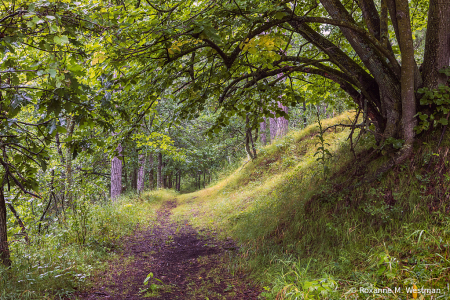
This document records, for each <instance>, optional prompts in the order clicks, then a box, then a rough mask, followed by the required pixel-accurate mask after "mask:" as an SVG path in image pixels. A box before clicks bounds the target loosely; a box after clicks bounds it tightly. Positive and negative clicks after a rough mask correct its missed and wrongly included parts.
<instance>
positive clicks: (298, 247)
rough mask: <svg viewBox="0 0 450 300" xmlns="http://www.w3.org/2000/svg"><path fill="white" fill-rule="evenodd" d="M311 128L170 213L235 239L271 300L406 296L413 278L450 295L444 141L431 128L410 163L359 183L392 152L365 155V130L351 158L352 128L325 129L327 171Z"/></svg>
mask: <svg viewBox="0 0 450 300" xmlns="http://www.w3.org/2000/svg"><path fill="white" fill-rule="evenodd" d="M349 117H351V114H349V113H346V114H344V115H341V116H339V117H337V118H334V119H331V120H325V121H323V127H324V128H326V127H327V126H330V125H332V124H336V123H345V122H347V123H348V122H349ZM317 133H318V127H317V124H313V125H310V126H308V127H307V128H306V129H305V130H302V131H298V132H291V133H290V134H289V135H288V136H286V137H285V138H283V139H280V140H277V141H275V143H272V144H271V145H269V146H267V147H265V148H263V149H261V150H260V156H259V158H258V159H256V160H254V161H253V162H248V163H246V164H245V165H244V166H242V167H240V168H239V169H237V170H236V171H235V172H234V173H233V174H231V175H230V176H228V177H227V178H225V179H223V180H222V181H219V182H218V183H217V184H216V185H214V186H211V187H209V188H207V189H204V190H201V191H198V192H196V193H192V194H186V195H182V196H180V197H178V199H179V201H180V203H181V205H180V206H179V207H178V208H177V209H176V213H175V217H176V218H180V219H182V218H190V219H191V220H192V222H193V223H194V224H196V226H199V227H209V228H212V229H214V230H218V231H219V232H220V234H221V236H223V237H227V236H231V237H233V238H235V239H237V240H238V241H239V242H240V243H241V246H242V247H241V251H242V252H241V255H240V260H239V261H238V263H237V265H238V269H240V270H243V271H246V272H252V273H253V276H254V278H255V279H257V280H260V282H261V284H263V285H264V286H265V289H266V292H265V294H264V295H265V296H266V297H267V298H268V299H353V298H361V297H363V298H364V299H366V298H372V297H376V298H377V299H396V298H397V299H405V298H406V297H407V296H408V297H410V298H411V294H407V293H406V288H411V287H412V286H413V285H414V284H415V285H416V286H417V287H418V288H421V287H423V288H429V289H432V288H434V289H440V291H439V293H438V292H436V291H435V294H432V295H431V294H429V295H424V296H425V299H430V297H431V296H433V297H434V299H436V298H437V297H441V299H446V298H450V294H449V290H448V287H447V282H448V281H449V278H450V277H449V276H450V272H449V270H450V257H449V256H448V255H449V254H448V252H449V251H450V250H449V247H450V235H449V234H450V223H449V222H450V218H449V217H448V211H449V208H450V207H449V206H448V204H449V188H450V185H449V183H450V176H448V175H446V174H447V173H448V171H449V170H450V164H449V162H448V160H449V159H448V156H447V154H448V152H449V151H448V150H449V144H448V141H447V142H445V143H444V144H443V145H441V146H440V148H439V149H437V148H436V144H435V142H433V141H434V140H437V139H436V138H435V137H434V136H430V137H428V138H427V139H423V140H421V141H420V142H419V143H418V146H417V147H416V153H415V156H414V157H413V158H412V159H411V160H410V161H408V162H406V163H405V164H404V165H401V166H398V167H395V168H394V169H393V170H391V171H390V172H388V173H387V174H383V175H382V176H379V178H376V180H372V181H371V182H369V183H364V184H362V181H361V180H362V179H363V178H366V177H364V176H365V175H366V174H371V173H372V174H373V173H374V172H375V170H377V169H378V168H379V167H380V166H381V165H382V164H383V163H384V162H385V161H386V159H388V155H389V154H386V155H385V156H384V157H380V158H378V159H371V160H367V161H365V158H367V157H368V156H369V155H370V153H371V151H370V148H371V147H372V146H373V145H374V141H373V139H372V138H371V137H370V136H364V137H363V138H362V139H361V141H360V143H359V145H358V146H357V147H356V153H355V154H356V155H357V157H356V158H355V157H354V155H353V154H352V152H351V151H350V145H349V142H348V140H347V137H348V135H349V130H348V129H345V130H342V129H339V130H335V129H332V130H328V131H327V132H326V133H325V134H324V137H325V142H326V143H328V144H330V146H328V148H327V150H329V151H330V152H331V153H332V157H331V158H327V159H326V161H325V164H326V170H329V172H328V173H326V172H324V171H323V170H324V168H323V166H322V165H321V163H319V162H318V161H317V160H316V157H315V156H314V154H315V152H316V149H317V146H316V143H317V141H318V139H317V138H316V137H315V136H316V135H317ZM357 134H358V132H355V136H356V135H357ZM439 134H440V133H436V136H439ZM444 140H445V138H444ZM385 148H388V146H386V147H385ZM369 177H370V176H369ZM395 287H398V288H401V292H400V293H397V294H394V293H363V292H362V291H363V290H362V288H367V289H373V288H391V289H392V290H394V289H395Z"/></svg>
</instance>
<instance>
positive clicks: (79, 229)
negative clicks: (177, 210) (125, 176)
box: [0, 193, 168, 300]
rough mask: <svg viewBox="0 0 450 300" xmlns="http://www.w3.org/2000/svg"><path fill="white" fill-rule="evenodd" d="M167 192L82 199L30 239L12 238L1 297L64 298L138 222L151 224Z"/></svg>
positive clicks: (99, 266)
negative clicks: (97, 200)
mask: <svg viewBox="0 0 450 300" xmlns="http://www.w3.org/2000/svg"><path fill="white" fill-rule="evenodd" d="M162 196H165V197H168V193H163V194H158V196H156V195H154V194H152V193H144V194H143V195H141V197H138V196H137V195H133V194H130V195H125V196H123V197H121V198H119V199H118V200H117V201H116V202H114V203H111V202H108V203H90V202H88V201H78V203H77V205H76V208H75V209H69V210H67V211H66V213H65V215H64V216H61V218H60V220H58V221H57V222H55V223H53V224H52V225H51V226H49V227H48V228H46V229H45V230H44V232H43V233H42V234H35V233H33V232H30V243H29V244H27V243H25V242H24V241H22V240H20V239H16V240H14V241H13V242H12V244H11V246H10V247H11V248H10V250H11V259H12V267H11V268H9V269H5V268H2V267H1V266H0V299H1V300H6V299H64V298H65V297H66V296H68V295H70V294H71V293H73V292H74V291H75V290H77V289H80V288H81V287H84V288H86V287H87V286H89V284H90V283H89V280H87V279H88V278H89V277H90V276H91V275H92V274H93V273H95V272H98V271H99V270H101V269H102V268H103V266H104V264H105V263H106V261H107V260H110V259H112V258H113V257H114V255H115V254H114V253H115V252H116V251H113V250H117V247H119V245H120V243H119V239H120V238H121V237H123V236H125V235H130V234H132V233H133V232H134V231H135V230H136V229H137V226H138V224H143V225H145V226H148V224H149V223H151V221H152V220H153V219H155V218H156V215H155V212H156V208H157V206H158V203H159V200H160V199H161V197H162Z"/></svg>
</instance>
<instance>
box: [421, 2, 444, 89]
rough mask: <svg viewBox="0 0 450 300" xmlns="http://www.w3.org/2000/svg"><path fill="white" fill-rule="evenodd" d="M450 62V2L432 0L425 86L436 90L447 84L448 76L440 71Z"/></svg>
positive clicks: (427, 41) (426, 51) (427, 36)
mask: <svg viewBox="0 0 450 300" xmlns="http://www.w3.org/2000/svg"><path fill="white" fill-rule="evenodd" d="M449 61H450V1H445V0H430V7H429V10H428V26H427V35H426V40H425V55H424V60H423V65H422V66H423V72H422V73H423V74H424V76H423V83H424V86H426V87H428V88H431V89H435V88H437V87H438V85H439V84H443V85H446V84H447V76H446V75H445V74H442V73H439V70H440V69H442V68H445V67H448V66H449V63H450V62H449Z"/></svg>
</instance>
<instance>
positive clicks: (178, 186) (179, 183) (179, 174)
mask: <svg viewBox="0 0 450 300" xmlns="http://www.w3.org/2000/svg"><path fill="white" fill-rule="evenodd" d="M180 186H181V172H180V170H178V180H177V191H178V192H179V191H180Z"/></svg>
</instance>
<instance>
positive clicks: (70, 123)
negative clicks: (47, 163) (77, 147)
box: [66, 117, 75, 205]
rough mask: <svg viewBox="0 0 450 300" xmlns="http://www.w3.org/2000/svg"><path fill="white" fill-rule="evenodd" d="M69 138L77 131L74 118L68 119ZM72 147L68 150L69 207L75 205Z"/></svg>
mask: <svg viewBox="0 0 450 300" xmlns="http://www.w3.org/2000/svg"><path fill="white" fill-rule="evenodd" d="M66 127H67V137H68V138H71V137H72V135H73V130H74V129H75V120H74V118H73V117H68V118H67V124H66ZM70 150H71V149H70V147H67V149H66V200H67V203H68V205H72V204H73V203H72V202H73V174H72V151H70Z"/></svg>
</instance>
